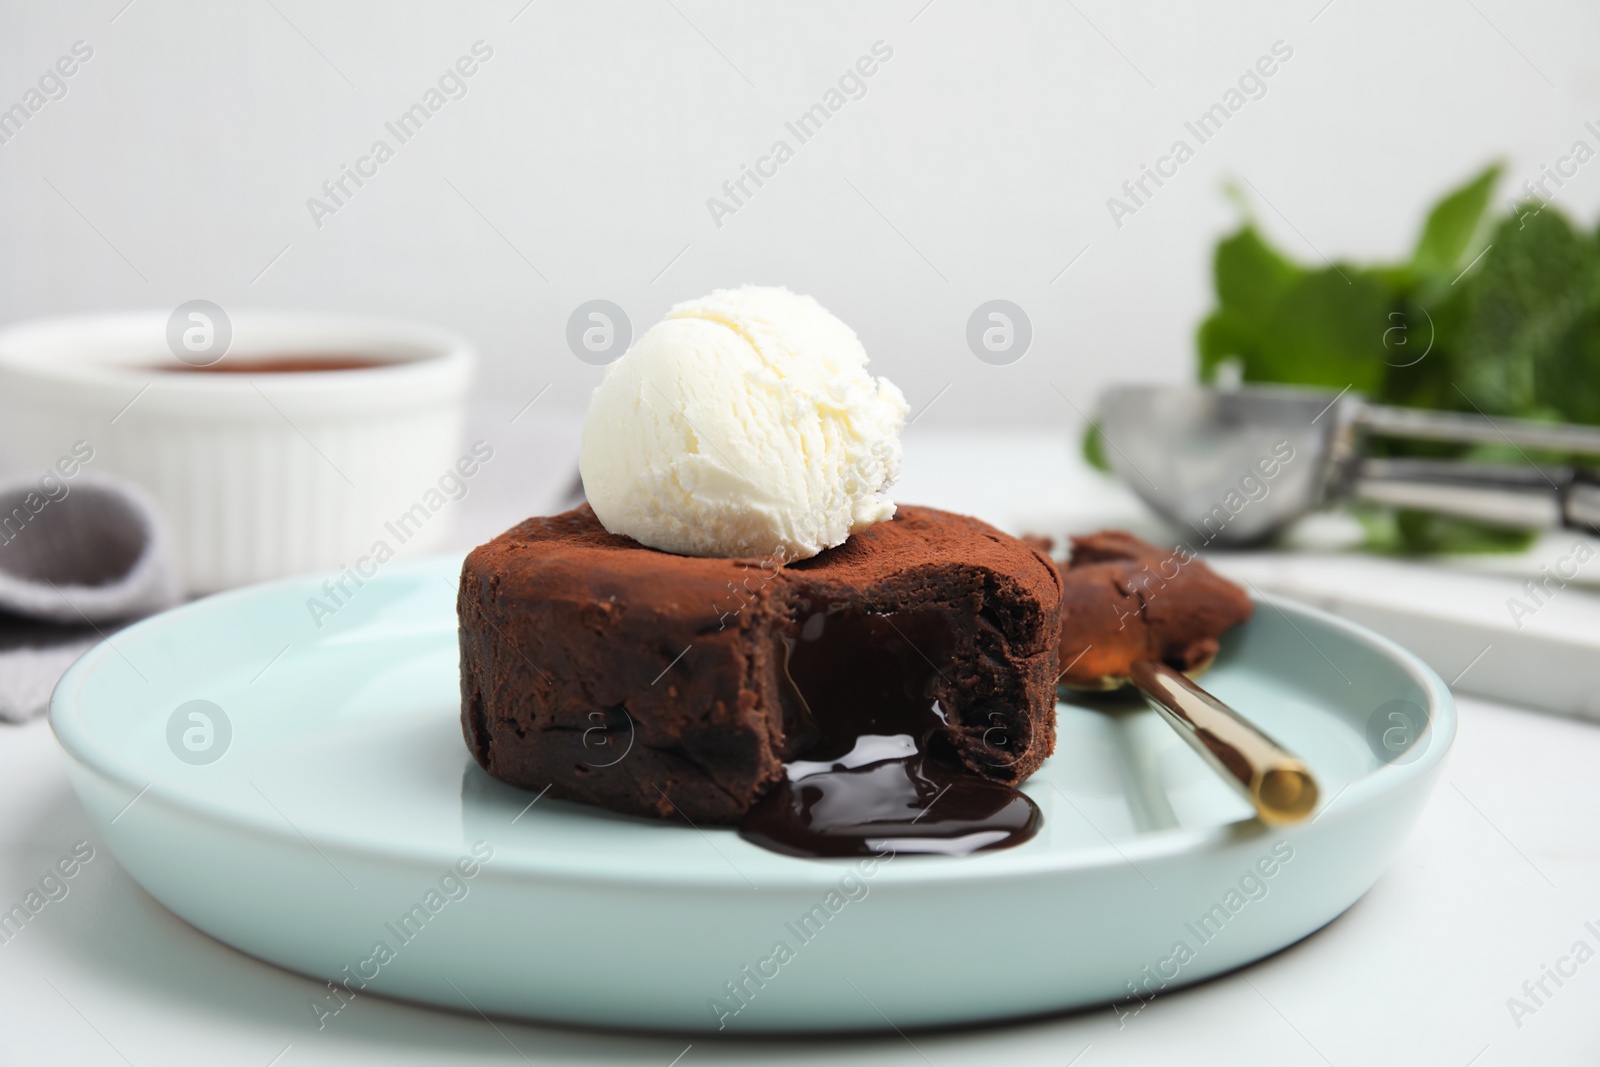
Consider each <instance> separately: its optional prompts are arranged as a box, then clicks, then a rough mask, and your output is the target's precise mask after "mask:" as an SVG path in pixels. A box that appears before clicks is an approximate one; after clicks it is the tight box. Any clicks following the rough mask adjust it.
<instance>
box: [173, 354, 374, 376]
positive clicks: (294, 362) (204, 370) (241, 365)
mask: <svg viewBox="0 0 1600 1067" xmlns="http://www.w3.org/2000/svg"><path fill="white" fill-rule="evenodd" d="M393 363H394V360H388V359H379V358H378V357H376V356H360V355H355V354H352V353H347V352H332V353H326V354H322V353H315V352H307V353H303V354H302V353H295V354H294V355H284V356H243V357H240V358H238V359H234V358H232V357H227V356H225V357H223V358H222V359H220V360H218V361H217V362H215V363H210V364H207V365H206V366H204V367H195V366H191V365H189V364H187V363H180V362H172V363H162V364H161V365H160V366H159V367H157V368H156V369H157V370H164V371H176V372H178V373H180V374H306V373H308V372H311V371H327V370H371V369H372V368H374V367H387V366H391V365H392V364H393Z"/></svg>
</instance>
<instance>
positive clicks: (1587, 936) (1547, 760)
mask: <svg viewBox="0 0 1600 1067" xmlns="http://www.w3.org/2000/svg"><path fill="white" fill-rule="evenodd" d="M571 430H572V427H571V425H570V423H562V422H559V421H546V422H530V423H529V424H528V425H526V426H516V427H507V426H505V425H501V426H500V429H499V430H497V431H496V432H497V433H499V434H500V438H499V439H500V440H502V441H503V445H502V446H501V452H500V455H501V457H503V459H504V460H506V461H507V462H504V463H502V464H501V465H500V466H498V467H495V468H493V470H494V472H495V474H496V475H498V478H497V479H496V480H495V481H493V482H489V481H485V482H484V483H483V484H482V486H481V487H480V488H481V491H476V492H477V495H476V496H469V497H468V499H467V501H466V502H464V505H463V507H462V511H461V513H460V515H459V516H458V519H457V527H458V538H461V539H466V540H472V539H475V538H477V537H478V536H479V535H480V534H483V533H486V532H493V531H494V530H497V529H499V528H501V527H503V526H504V525H506V524H508V522H509V520H510V519H511V518H515V517H520V516H521V515H523V514H527V513H529V512H531V511H535V510H538V509H540V508H542V507H545V506H547V505H548V502H549V499H550V498H551V497H552V496H553V495H554V494H555V493H557V492H558V491H559V489H560V488H561V487H562V486H563V485H564V483H565V482H566V480H567V478H568V477H569V474H570V470H571V466H570V465H571V462H572V457H573V452H572V444H571V442H572V440H573V437H572V433H571ZM1018 443H1019V442H1018V441H1011V442H1010V443H1009V446H1010V448H1012V449H1014V447H1015V446H1016V445H1017V444H1018ZM1008 455H1009V456H1010V458H1011V463H1010V464H1009V466H1010V467H1012V468H1014V469H1011V470H1009V471H1008V470H1007V469H1006V468H1007V467H1008V463H1007V458H1008ZM1067 455H1068V450H1067V449H1066V448H1065V447H1062V448H1061V449H1060V450H1059V451H1058V452H1057V451H1053V452H1052V453H1051V454H1049V455H1040V456H1035V457H1033V458H1032V459H1030V460H1028V461H1026V462H1020V463H1019V462H1017V460H1018V457H1017V456H1016V455H1015V452H1014V451H1008V443H1007V442H1006V441H1005V440H1003V439H998V438H994V437H992V436H987V437H982V436H974V435H961V434H948V433H946V434H931V433H929V434H924V435H922V436H921V437H919V438H916V439H915V440H914V442H913V445H912V447H910V448H908V470H907V477H906V484H907V487H908V488H909V489H910V490H913V492H907V493H906V494H904V497H903V498H904V499H908V500H916V501H928V502H934V501H937V502H938V503H940V504H943V505H945V506H949V507H951V508H953V509H958V510H969V511H973V512H975V513H978V514H989V515H993V516H994V517H995V518H997V519H1000V518H1003V516H1002V515H1000V514H998V512H999V511H1000V510H1003V509H1004V508H1006V507H1008V506H1010V505H1011V504H1014V503H1015V501H1016V496H1017V494H1018V493H1022V492H1025V491H1027V485H1028V484H1035V485H1036V483H1035V482H1034V478H1035V476H1037V474H1038V472H1039V469H1040V468H1056V467H1060V466H1061V465H1062V464H1065V463H1067V462H1068V460H1067ZM918 456H923V457H930V458H931V457H935V456H937V457H938V459H939V462H937V463H934V462H931V461H930V462H925V463H920V464H919V463H917V462H916V460H917V457H918ZM958 457H965V462H956V460H957V458H958ZM1008 494H1009V495H1008ZM1460 706H1461V719H1462V722H1461V730H1460V735H1459V738H1458V740H1457V743H1456V747H1455V751H1454V752H1453V754H1452V755H1451V758H1450V761H1449V763H1448V766H1447V769H1446V772H1445V776H1444V780H1443V783H1442V784H1441V786H1440V788H1439V789H1438V791H1437V792H1436V793H1435V794H1434V797H1433V799H1432V801H1431V802H1430V804H1429V806H1428V808H1427V810H1426V812H1425V814H1424V815H1423V817H1422V820H1421V822H1420V824H1419V825H1418V827H1417V828H1416V831H1415V832H1414V834H1413V835H1412V838H1411V841H1410V844H1409V846H1408V847H1407V848H1406V850H1405V851H1404V852H1403V853H1402V855H1401V858H1400V860H1399V861H1398V863H1397V864H1396V865H1395V867H1394V868H1393V869H1392V870H1391V871H1390V872H1389V873H1388V874H1387V875H1386V876H1385V877H1384V878H1383V879H1382V880H1381V881H1379V883H1378V884H1377V886H1376V887H1375V888H1374V889H1373V890H1372V891H1371V892H1370V893H1368V894H1367V895H1366V896H1365V897H1364V898H1363V899H1362V900H1361V901H1359V902H1358V903H1357V904H1356V905H1355V906H1354V907H1353V908H1351V909H1350V911H1349V912H1347V913H1346V914H1345V915H1344V916H1342V917H1341V918H1339V919H1338V920H1336V921H1335V922H1334V923H1332V924H1331V925H1329V926H1328V927H1326V928H1325V929H1323V930H1322V931H1320V932H1319V933H1317V934H1315V935H1313V936H1312V937H1310V938H1308V939H1306V940H1305V941H1303V942H1301V943H1299V944H1297V945H1295V946H1293V947H1291V948H1289V949H1287V950H1285V951H1284V952H1281V953H1279V954H1278V955H1276V956H1274V957H1272V958H1270V959H1268V960H1265V961H1263V962H1261V963H1259V964H1256V965H1254V966H1252V967H1249V968H1246V969H1244V970H1242V971H1240V972H1236V973H1234V974H1232V975H1228V976H1225V977H1223V978H1220V979H1217V980H1214V981H1211V982H1208V983H1204V984H1202V985H1200V986H1198V987H1195V988H1192V989H1188V990H1181V991H1172V992H1166V993H1163V994H1162V995H1161V996H1159V997H1157V998H1156V999H1155V1000H1153V1001H1151V1002H1150V1003H1149V1004H1148V1005H1147V1006H1146V1007H1145V1008H1144V1009H1143V1010H1142V1011H1141V1012H1139V1013H1138V1014H1137V1015H1133V1016H1130V1017H1126V1018H1122V1019H1119V1018H1118V1017H1117V1015H1116V1013H1114V1012H1113V1010H1112V1009H1111V1008H1109V1007H1107V1008H1099V1009H1093V1010H1089V1011H1085V1012H1079V1013H1075V1014H1071V1015H1065V1016H1059V1017H1053V1018H1049V1019H1042V1020H1032V1021H1028V1022H1022V1023H1015V1024H1010V1025H1004V1026H995V1027H987V1028H981V1029H965V1030H955V1031H949V1032H940V1033H929V1032H923V1033H912V1034H908V1035H899V1034H894V1033H890V1034H888V1035H887V1036H883V1037H873V1038H866V1039H860V1038H850V1039H831V1040H811V1041H798V1040H794V1039H785V1040H775V1041H770V1042H766V1041H762V1042H755V1041H748V1040H746V1041H728V1040H720V1039H717V1038H713V1037H694V1038H692V1039H691V1038H688V1037H680V1036H676V1035H616V1034H602V1033H596V1032H591V1031H582V1030H574V1029H565V1028H558V1027H542V1026H530V1025H526V1024H523V1023H518V1022H512V1021H508V1020H499V1019H497V1020H494V1021H492V1022H491V1021H489V1020H485V1019H483V1018H481V1017H478V1016H475V1015H472V1016H469V1015H457V1014H451V1013H448V1012H443V1011H438V1010H434V1009H429V1008H421V1007H415V1006H411V1005H407V1004H401V1003H397V1002H393V1001H386V1000H383V999H381V998H378V997H364V998H362V999H360V1000H358V1001H356V1002H355V1003H353V1004H352V1005H351V1006H350V1007H349V1008H348V1009H346V1011H345V1012H343V1013H341V1015H340V1017H339V1019H338V1025H337V1026H330V1027H328V1028H327V1029H326V1030H323V1031H320V1032H319V1031H318V1030H317V1027H316V1020H315V1018H314V1016H313V1014H312V1012H311V1011H310V1010H309V1008H308V1007H307V1002H308V1000H309V999H311V998H313V997H315V996H317V995H318V994H319V992H320V990H321V988H322V987H321V986H320V984H318V983H315V982H312V981H310V980H308V979H304V978H300V977H297V976H295V975H291V974H288V973H285V972H283V971H280V970H278V969H277V968H275V967H272V966H269V965H267V964H264V963H260V962H257V961H255V960H253V959H251V958H249V957H246V956H243V955H241V954H240V953H238V952H236V951H234V950H232V949H230V948H228V947H226V946H224V945H222V944H220V943H218V942H216V941H213V940H211V939H210V938H209V937H207V936H205V935H204V934H201V933H199V932H198V931H196V930H194V929H193V928H191V927H189V926H188V925H186V924H185V923H183V922H182V921H181V920H179V919H177V918H176V917H174V916H173V915H171V914H170V913H169V912H167V911H166V910H165V909H164V908H162V907H161V906H160V905H159V904H157V903H156V902H155V901H154V900H153V899H151V898H150V897H149V896H148V895H146V894H145V893H144V892H143V891H142V890H141V889H140V888H139V887H138V886H137V885H136V884H135V883H134V882H133V881H132V879H131V878H129V876H128V875H127V874H126V873H125V872H124V871H123V870H122V868H121V867H119V866H118V864H117V862H116V860H115V859H114V858H112V857H111V855H110V854H109V852H108V851H107V850H106V849H105V848H104V846H103V844H101V843H100V842H99V840H98V839H97V838H96V836H95V834H94V833H93V831H92V830H91V829H90V828H89V825H88V822H87V820H86V818H85V816H84V814H83V812H82V810H81V809H80V808H79V806H78V802H77V800H76V798H75V797H74V795H73V793H72V790H71V788H70V787H69V785H68V784H67V780H66V775H65V771H64V768H63V756H62V754H61V752H60V750H59V749H58V748H57V746H56V744H55V741H54V739H53V737H52V736H51V734H50V731H49V728H48V726H46V725H45V724H44V723H43V722H36V723H33V724H30V725H27V726H22V727H9V728H0V910H6V909H9V908H10V906H11V905H12V904H14V903H17V902H20V901H21V899H22V897H23V896H24V894H26V893H27V892H28V890H29V888H30V887H31V886H33V885H34V884H36V883H37V882H38V881H39V879H40V877H41V876H42V875H44V874H45V873H46V871H47V870H48V869H49V868H50V867H51V866H52V865H54V864H55V863H56V861H57V860H58V859H59V858H60V857H61V856H63V855H65V854H66V853H68V852H70V851H71V849H72V848H73V846H74V844H75V843H77V842H80V841H87V842H89V843H90V844H91V845H92V846H93V847H94V848H95V857H94V859H93V860H92V861H90V862H89V863H88V864H87V865H85V866H84V867H83V868H82V870H80V871H79V872H78V873H77V875H76V876H75V877H74V878H72V879H71V880H70V882H68V883H67V884H68V885H69V887H70V888H69V892H68V894H67V895H66V896H65V897H63V898H62V899H60V900H58V901H55V902H52V903H50V904H48V905H47V906H46V907H45V908H44V909H43V910H42V911H41V912H40V913H39V914H38V915H37V916H36V917H35V918H34V919H33V921H31V922H30V923H29V924H28V925H27V926H26V927H25V928H24V929H23V930H22V931H21V933H20V934H18V935H17V936H15V937H13V938H12V939H11V940H10V941H9V942H6V943H0V1065H4V1067H10V1065H12V1064H28V1065H31V1064H57V1063H65V1064H87V1065H94V1064H136V1065H139V1067H144V1065H174V1067H177V1065H184V1064H204V1065H207V1067H211V1065H219V1064H244V1065H258V1067H266V1065H268V1064H274V1065H277V1067H300V1065H306V1064H413V1063H415V1064H437V1063H452V1064H455V1063H471V1064H477V1063H484V1064H491V1063H492V1064H524V1063H532V1064H556V1063H559V1064H581V1065H590V1064H592V1065H596V1067H599V1065H603V1064H639V1065H646V1067H669V1065H671V1064H674V1063H676V1064H677V1065H679V1067H699V1065H702V1064H713V1063H715V1064H751V1063H762V1064H811V1063H817V1062H823V1061H826V1062H828V1063H838V1064H855V1063H870V1064H907V1065H915V1064H928V1065H935V1067H943V1065H945V1064H949V1065H951V1067H957V1065H961V1067H966V1065H970V1064H972V1063H974V1062H993V1063H1004V1064H1041V1065H1044V1064H1049V1065H1053V1067H1066V1065H1069V1064H1075V1065H1078V1067H1102V1065H1109V1064H1149V1063H1157V1062H1161V1063H1181V1064H1184V1065H1186V1067H1190V1065H1192V1067H1199V1065H1203V1064H1219V1065H1221V1064H1229V1065H1235V1064H1274V1065H1280V1067H1293V1065H1297V1064H1307V1065H1323V1064H1336V1065H1340V1067H1343V1065H1346V1064H1348V1065H1368V1064H1406V1065H1413V1064H1427V1065H1434V1064H1440V1065H1461V1067H1465V1065H1467V1064H1475V1065H1481V1067H1490V1065H1496V1064H1527V1063H1541V1064H1594V1063H1597V1062H1600V1010H1597V1006H1600V955H1596V956H1595V958H1593V959H1588V960H1587V961H1586V962H1585V963H1584V964H1583V965H1581V966H1579V967H1578V968H1577V972H1576V974H1575V975H1573V976H1572V977H1568V978H1564V979H1563V982H1564V984H1563V985H1562V986H1560V987H1557V986H1556V985H1555V984H1554V982H1552V981H1550V980H1549V979H1545V982H1546V988H1547V989H1548V990H1549V991H1550V992H1551V993H1552V994H1553V995H1552V996H1549V997H1542V999H1543V1001H1544V1003H1543V1004H1542V1006H1539V1007H1538V1008H1537V1010H1536V1011H1535V1012H1534V1013H1533V1014H1529V1015H1526V1016H1524V1017H1523V1018H1521V1019H1520V1025H1519V1021H1518V1020H1515V1019H1513V1017H1512V1014H1511V1012H1510V1010H1509V1008H1508V1005H1507V1001H1508V998H1511V997H1519V998H1525V996H1526V995H1525V994H1524V992H1523V983H1524V982H1525V981H1530V980H1532V981H1534V982H1537V981H1538V980H1539V979H1540V978H1541V977H1542V968H1543V967H1545V966H1553V965H1555V964H1556V963H1557V962H1558V960H1559V959H1560V958H1561V957H1563V956H1566V955H1568V954H1569V953H1571V952H1572V950H1573V946H1574V945H1575V943H1576V942H1578V941H1583V942H1586V943H1587V945H1588V947H1589V949H1590V950H1591V951H1592V952H1594V953H1597V954H1600V831H1597V822H1600V820H1597V818H1596V816H1597V815H1600V726H1596V725H1595V724H1592V723H1585V722H1582V721H1577V720H1571V719H1564V718H1560V717H1555V716H1550V715H1546V714H1540V713H1534V712H1529V711H1525V710H1520V709H1518V708H1514V707H1509V706H1506V705H1502V704H1493V703H1488V702H1485V701H1481V700H1477V699H1472V698H1463V699H1462V700H1461V701H1460ZM982 921H996V920H994V919H993V918H992V917H990V918H988V919H985V918H984V917H983V914H982V909H981V901H975V902H974V922H975V923H978V922H982ZM1016 921H1025V922H1039V923H1044V922H1049V921H1050V917H1049V916H1048V915H1039V916H1023V917H1017V918H1016ZM1586 923H1592V924H1593V930H1591V929H1589V928H1588V927H1586V926H1585V924H1586ZM952 951H958V949H956V948H954V947H952ZM1565 966H1566V967H1567V968H1568V969H1570V968H1571V966H1572V965H1571V964H1566V965H1565ZM661 979H662V981H663V982H670V981H671V980H672V979H671V976H670V975H662V976H661ZM1530 1003H1531V1001H1530ZM675 1057H681V1058H678V1059H676V1060H675Z"/></svg>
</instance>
